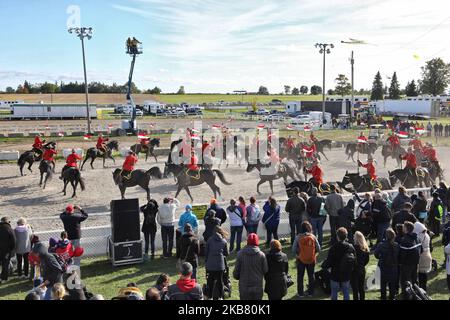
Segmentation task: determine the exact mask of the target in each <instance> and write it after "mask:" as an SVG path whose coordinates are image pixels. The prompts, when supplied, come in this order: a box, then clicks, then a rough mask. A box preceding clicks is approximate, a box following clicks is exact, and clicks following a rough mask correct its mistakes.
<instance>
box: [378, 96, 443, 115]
mask: <svg viewBox="0 0 450 320" xmlns="http://www.w3.org/2000/svg"><path fill="white" fill-rule="evenodd" d="M433 103H434V102H433V101H432V100H431V99H426V100H425V99H424V100H390V99H387V100H383V101H372V102H370V103H369V107H375V108H376V113H377V114H386V115H389V114H396V113H404V114H422V115H431V114H432V107H433Z"/></svg>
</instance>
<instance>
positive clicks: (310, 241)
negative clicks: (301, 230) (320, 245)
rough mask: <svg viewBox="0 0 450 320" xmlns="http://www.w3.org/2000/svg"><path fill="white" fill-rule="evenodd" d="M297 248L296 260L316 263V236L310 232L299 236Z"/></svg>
mask: <svg viewBox="0 0 450 320" xmlns="http://www.w3.org/2000/svg"><path fill="white" fill-rule="evenodd" d="M298 249H299V252H300V254H299V256H298V257H297V258H298V260H300V261H301V262H302V263H304V264H313V263H316V238H315V237H314V236H313V235H312V234H310V235H305V236H301V237H300V241H299V242H298Z"/></svg>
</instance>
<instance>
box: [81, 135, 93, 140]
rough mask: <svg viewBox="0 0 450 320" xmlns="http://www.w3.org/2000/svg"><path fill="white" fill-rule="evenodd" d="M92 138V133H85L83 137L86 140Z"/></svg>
mask: <svg viewBox="0 0 450 320" xmlns="http://www.w3.org/2000/svg"><path fill="white" fill-rule="evenodd" d="M91 138H92V135H90V134H85V135H84V136H83V139H84V140H91Z"/></svg>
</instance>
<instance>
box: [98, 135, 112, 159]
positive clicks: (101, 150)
mask: <svg viewBox="0 0 450 320" xmlns="http://www.w3.org/2000/svg"><path fill="white" fill-rule="evenodd" d="M107 141H109V139H108V138H103V135H102V134H101V133H100V134H99V135H98V139H97V144H96V146H95V147H96V148H97V150H98V151H99V153H100V156H103V155H104V154H105V153H106V152H107V150H108V147H107V146H106V144H105V142H107Z"/></svg>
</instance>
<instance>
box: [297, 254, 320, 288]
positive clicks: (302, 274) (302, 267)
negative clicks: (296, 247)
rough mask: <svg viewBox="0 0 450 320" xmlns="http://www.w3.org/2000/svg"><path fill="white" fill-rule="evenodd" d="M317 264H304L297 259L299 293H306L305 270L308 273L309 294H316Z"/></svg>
mask: <svg viewBox="0 0 450 320" xmlns="http://www.w3.org/2000/svg"><path fill="white" fill-rule="evenodd" d="M315 266H316V264H315V263H312V264H304V263H302V262H300V261H297V293H298V294H299V295H303V294H304V293H305V292H304V286H303V279H304V277H305V270H306V272H307V273H308V294H309V295H311V296H312V295H313V294H314V267H315Z"/></svg>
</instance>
